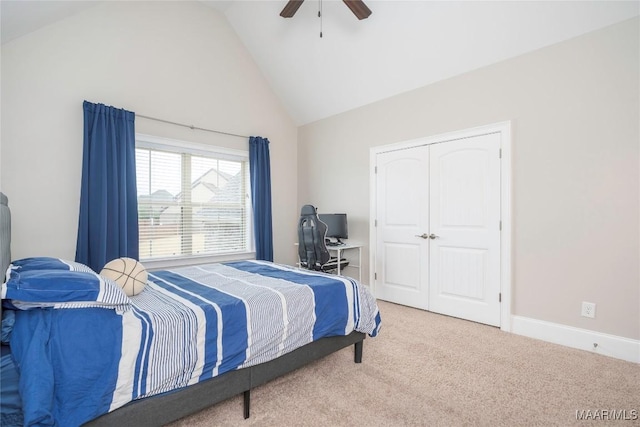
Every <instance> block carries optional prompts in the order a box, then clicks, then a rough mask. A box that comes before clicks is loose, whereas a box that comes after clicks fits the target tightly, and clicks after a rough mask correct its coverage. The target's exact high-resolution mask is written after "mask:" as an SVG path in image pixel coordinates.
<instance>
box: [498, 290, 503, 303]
mask: <svg viewBox="0 0 640 427" xmlns="http://www.w3.org/2000/svg"><path fill="white" fill-rule="evenodd" d="M498 302H502V292H500V293H499V294H498Z"/></svg>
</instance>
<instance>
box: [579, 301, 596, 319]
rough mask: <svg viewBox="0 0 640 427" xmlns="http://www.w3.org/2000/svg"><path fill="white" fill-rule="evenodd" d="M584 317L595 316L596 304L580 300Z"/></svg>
mask: <svg viewBox="0 0 640 427" xmlns="http://www.w3.org/2000/svg"><path fill="white" fill-rule="evenodd" d="M581 314H582V315H583V316H584V317H591V318H594V317H596V304H595V303H593V302H586V301H582V313H581Z"/></svg>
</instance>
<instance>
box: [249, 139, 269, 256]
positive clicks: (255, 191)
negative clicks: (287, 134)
mask: <svg viewBox="0 0 640 427" xmlns="http://www.w3.org/2000/svg"><path fill="white" fill-rule="evenodd" d="M249 171H250V174H251V200H252V201H253V228H254V234H255V237H256V259H259V260H265V261H273V228H272V225H271V161H270V159H269V140H268V139H267V138H261V137H259V136H252V137H250V138H249Z"/></svg>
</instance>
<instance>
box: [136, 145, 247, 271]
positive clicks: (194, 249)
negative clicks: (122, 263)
mask: <svg viewBox="0 0 640 427" xmlns="http://www.w3.org/2000/svg"><path fill="white" fill-rule="evenodd" d="M248 169H249V164H248V159H247V158H246V157H242V156H238V155H229V154H228V153H226V152H225V151H224V150H223V149H220V150H218V151H216V149H215V148H208V147H207V149H206V150H202V149H201V148H199V149H197V150H195V149H192V148H189V147H184V146H180V145H176V146H170V145H158V144H149V143H145V141H144V140H140V139H138V140H137V141H136V173H137V186H138V220H139V229H140V259H147V260H149V259H159V258H178V257H191V256H200V255H220V254H229V253H234V252H248V251H250V250H251V248H250V246H251V243H250V241H251V240H250V234H251V218H250V215H251V205H250V202H249V188H248V182H249V181H248Z"/></svg>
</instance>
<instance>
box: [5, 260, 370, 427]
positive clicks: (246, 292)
mask: <svg viewBox="0 0 640 427" xmlns="http://www.w3.org/2000/svg"><path fill="white" fill-rule="evenodd" d="M131 301H132V304H131V307H130V309H128V310H125V311H116V310H114V309H108V308H72V309H56V308H42V309H32V310H28V311H16V319H15V325H14V328H13V332H12V335H11V348H12V352H13V357H14V360H15V361H16V364H17V367H18V370H19V371H20V383H19V388H20V394H21V396H23V413H24V419H25V425H60V426H76V425H81V424H82V423H84V422H87V421H89V420H91V419H93V418H95V417H97V416H99V415H101V414H103V413H106V412H109V411H112V410H115V409H117V408H119V407H121V406H123V405H124V404H126V403H127V402H130V401H131V400H135V399H140V398H143V397H147V396H153V395H157V394H160V393H164V392H167V391H171V390H174V389H177V388H181V387H185V386H188V385H191V384H195V383H197V382H199V381H202V380H205V379H208V378H212V377H214V376H217V375H220V374H223V373H225V372H228V371H231V370H234V369H239V368H242V367H247V366H252V365H256V364H259V363H263V362H266V361H268V360H272V359H274V358H276V357H278V356H281V355H283V354H285V353H288V352H290V351H293V350H294V349H296V348H298V347H300V346H303V345H305V344H307V343H309V342H311V341H314V340H317V339H319V338H323V337H327V336H335V335H348V334H349V333H351V332H352V331H354V330H356V331H359V332H363V333H367V334H369V335H370V336H375V335H376V334H377V333H378V330H379V328H380V314H379V312H378V308H377V305H376V302H375V299H374V298H373V296H372V295H371V294H370V293H369V292H368V290H367V289H366V288H364V287H362V286H361V285H360V284H358V283H357V281H355V280H353V279H349V278H346V277H342V276H334V275H328V274H323V273H315V272H308V271H304V270H298V269H295V268H292V267H287V266H282V265H277V264H273V263H267V262H262V261H242V262H232V263H226V264H208V265H204V266H194V267H184V268H179V269H174V270H164V271H159V272H150V273H149V282H148V284H147V286H146V287H145V290H144V291H143V292H142V293H140V294H139V295H137V296H135V297H132V298H131ZM3 379H4V378H3Z"/></svg>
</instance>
